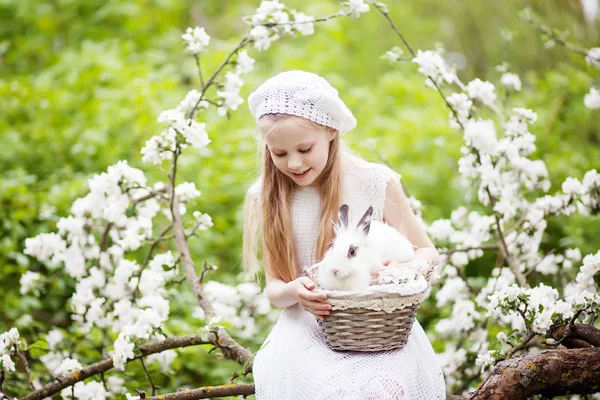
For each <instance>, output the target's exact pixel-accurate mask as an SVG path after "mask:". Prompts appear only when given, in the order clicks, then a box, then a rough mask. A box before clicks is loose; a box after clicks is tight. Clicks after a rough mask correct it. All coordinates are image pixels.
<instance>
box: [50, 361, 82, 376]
mask: <svg viewBox="0 0 600 400" xmlns="http://www.w3.org/2000/svg"><path fill="white" fill-rule="evenodd" d="M81 368H82V366H81V364H80V363H79V361H77V360H76V359H74V358H66V359H64V360H63V361H62V363H61V364H60V365H59V366H58V368H57V369H56V370H55V371H54V376H61V375H64V374H69V373H71V372H73V371H76V370H78V369H81Z"/></svg>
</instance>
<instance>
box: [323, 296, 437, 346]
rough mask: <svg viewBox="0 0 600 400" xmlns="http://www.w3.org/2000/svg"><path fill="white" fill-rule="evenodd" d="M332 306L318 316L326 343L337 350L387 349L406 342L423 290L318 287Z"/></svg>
mask: <svg viewBox="0 0 600 400" xmlns="http://www.w3.org/2000/svg"><path fill="white" fill-rule="evenodd" d="M321 292H323V293H326V294H327V296H328V300H329V303H330V304H331V305H332V306H333V310H331V314H329V315H328V316H325V319H324V320H321V319H318V320H317V321H318V322H319V325H320V326H321V328H322V330H323V333H324V335H325V338H326V340H327V344H328V345H329V347H330V348H331V349H333V350H338V351H361V352H373V351H388V350H396V349H401V348H403V347H404V346H405V345H406V342H407V341H408V337H409V336H410V332H411V329H412V324H413V321H414V320H415V314H416V312H417V309H418V308H419V304H420V303H421V301H422V300H423V298H424V297H425V294H426V292H427V290H425V291H423V292H421V293H417V294H413V295H409V296H406V295H401V294H397V293H382V292H376V293H374V292H361V293H358V292H337V291H321Z"/></svg>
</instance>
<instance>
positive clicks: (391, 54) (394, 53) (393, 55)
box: [381, 46, 404, 62]
mask: <svg viewBox="0 0 600 400" xmlns="http://www.w3.org/2000/svg"><path fill="white" fill-rule="evenodd" d="M402 54H404V51H403V50H402V48H401V47H399V46H394V47H393V48H392V49H391V50H388V51H386V52H385V54H384V55H383V56H381V57H382V58H387V59H388V60H390V61H392V62H397V61H398V60H400V57H402Z"/></svg>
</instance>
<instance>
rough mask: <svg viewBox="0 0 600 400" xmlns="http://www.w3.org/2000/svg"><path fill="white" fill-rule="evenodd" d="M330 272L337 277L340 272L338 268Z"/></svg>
mask: <svg viewBox="0 0 600 400" xmlns="http://www.w3.org/2000/svg"><path fill="white" fill-rule="evenodd" d="M331 272H333V274H334V275H335V276H337V274H338V272H340V269H339V268H334V269H332V270H331Z"/></svg>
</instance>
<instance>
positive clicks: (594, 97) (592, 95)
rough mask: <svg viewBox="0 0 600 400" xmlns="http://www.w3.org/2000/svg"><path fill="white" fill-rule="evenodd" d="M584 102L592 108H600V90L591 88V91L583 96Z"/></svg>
mask: <svg viewBox="0 0 600 400" xmlns="http://www.w3.org/2000/svg"><path fill="white" fill-rule="evenodd" d="M583 103H584V104H585V106H586V107H587V108H589V109H591V110H596V109H598V108H600V90H598V89H595V88H590V92H589V93H588V94H586V95H585V97H584V98H583Z"/></svg>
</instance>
